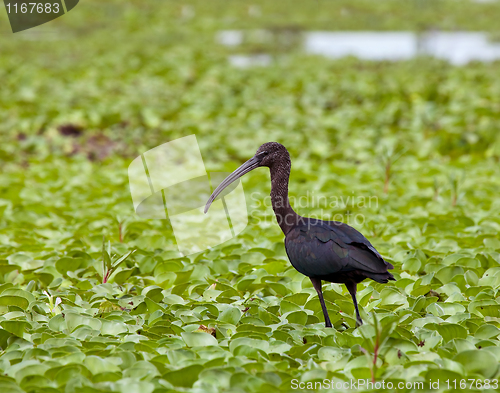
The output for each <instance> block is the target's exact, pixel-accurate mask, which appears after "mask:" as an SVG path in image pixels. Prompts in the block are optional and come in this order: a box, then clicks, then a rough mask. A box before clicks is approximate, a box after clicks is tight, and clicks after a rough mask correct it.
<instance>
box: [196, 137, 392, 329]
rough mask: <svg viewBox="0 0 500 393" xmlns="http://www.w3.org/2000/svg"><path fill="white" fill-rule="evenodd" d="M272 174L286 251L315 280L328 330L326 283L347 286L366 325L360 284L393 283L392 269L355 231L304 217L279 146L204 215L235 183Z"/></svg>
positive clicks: (262, 153) (249, 166) (263, 153)
mask: <svg viewBox="0 0 500 393" xmlns="http://www.w3.org/2000/svg"><path fill="white" fill-rule="evenodd" d="M263 166H265V167H268V168H269V169H270V172H271V202H272V206H273V210H274V213H275V214H276V219H277V221H278V224H279V226H280V227H281V230H282V231H283V233H284V234H285V248H286V252H287V254H288V258H289V259H290V262H291V263H292V266H293V267H294V268H295V269H297V270H298V271H299V272H300V273H302V274H304V275H306V276H307V277H309V278H310V279H311V282H312V284H313V286H314V289H315V290H316V292H317V293H318V297H319V301H320V302H321V308H322V309H323V314H324V316H325V326H326V327H332V323H331V322H330V317H329V316H328V311H327V309H326V305H325V300H324V299H323V292H322V290H321V283H322V281H323V280H324V281H328V282H334V283H343V284H345V285H346V287H347V290H348V291H349V293H350V294H351V297H352V300H353V302H354V308H355V309H356V320H357V322H358V324H359V325H361V324H362V323H363V321H362V320H361V316H360V315H359V310H358V303H357V301H356V287H357V283H359V282H361V281H363V280H365V279H366V278H371V279H372V280H375V281H377V282H380V283H387V282H388V281H389V280H394V277H393V275H392V274H391V273H389V272H388V271H387V269H393V266H392V265H391V264H390V263H388V262H386V261H385V260H384V258H382V256H381V255H380V254H379V253H378V251H377V250H375V247H373V246H372V245H371V243H370V242H369V241H368V240H367V239H366V238H365V237H364V236H363V235H362V234H361V233H359V232H358V231H357V230H356V229H354V228H352V227H350V226H349V225H347V224H344V223H341V222H337V221H322V220H318V219H312V218H307V217H301V216H299V215H298V214H297V213H295V211H294V210H293V209H292V207H291V206H290V203H289V200H288V180H289V177H290V168H291V161H290V154H289V153H288V150H287V149H286V148H285V147H284V146H283V145H281V144H279V143H277V142H268V143H264V144H263V145H262V146H261V147H259V149H258V150H257V153H255V155H254V156H253V157H252V158H251V159H249V160H248V161H247V162H245V163H244V164H243V165H241V166H240V167H239V168H238V169H236V170H235V171H234V172H233V173H231V174H230V175H229V176H228V177H227V178H226V179H225V180H224V181H223V182H222V183H221V184H219V186H218V187H217V188H216V189H215V191H214V192H213V194H212V195H211V196H210V199H209V200H208V202H207V204H206V206H205V213H206V212H207V211H208V209H209V208H210V205H211V204H212V202H213V201H214V200H215V198H217V196H218V195H219V194H220V193H221V192H222V190H224V188H226V187H227V186H228V185H229V184H231V183H232V182H233V181H235V180H236V179H238V178H240V177H241V176H243V175H244V174H246V173H248V172H250V171H251V170H253V169H255V168H258V167H263Z"/></svg>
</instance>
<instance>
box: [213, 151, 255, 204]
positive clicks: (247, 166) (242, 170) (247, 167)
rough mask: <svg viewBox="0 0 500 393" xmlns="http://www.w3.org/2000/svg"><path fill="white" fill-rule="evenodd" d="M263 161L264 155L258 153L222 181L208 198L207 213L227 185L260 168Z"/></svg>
mask: <svg viewBox="0 0 500 393" xmlns="http://www.w3.org/2000/svg"><path fill="white" fill-rule="evenodd" d="M261 161H262V155H260V154H256V155H255V156H253V157H252V158H250V159H249V160H248V161H247V162H245V163H244V164H243V165H241V166H240V167H239V168H238V169H236V170H235V171H234V172H233V173H231V174H230V175H229V176H228V177H226V178H225V179H224V180H223V181H222V183H221V184H219V186H218V187H217V188H216V189H215V191H214V192H213V193H212V195H210V198H209V199H208V201H207V204H206V205H205V213H206V212H207V211H208V209H209V208H210V205H211V204H212V202H213V201H215V198H217V197H218V196H219V194H220V193H221V192H222V191H223V190H224V189H225V188H226V187H227V186H229V185H230V184H231V183H232V182H234V181H235V180H237V179H239V178H240V177H241V176H243V175H244V174H246V173H248V172H250V171H252V170H254V169H255V168H258V167H259V164H260V162H261Z"/></svg>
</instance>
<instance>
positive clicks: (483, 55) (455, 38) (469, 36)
mask: <svg viewBox="0 0 500 393" xmlns="http://www.w3.org/2000/svg"><path fill="white" fill-rule="evenodd" d="M304 49H305V51H306V52H307V53H311V54H318V55H324V56H326V57H330V58H341V57H345V56H355V57H358V58H360V59H365V60H393V61H394V60H406V59H411V58H414V57H416V56H419V55H420V56H431V57H435V58H438V59H443V60H447V61H449V62H450V63H451V64H454V65H463V64H467V63H469V62H471V61H483V62H488V61H494V60H497V59H500V43H491V42H489V41H488V39H487V36H486V34H485V33H468V32H427V33H424V34H422V35H417V34H415V33H411V32H322V31H318V32H309V33H306V34H305V37H304Z"/></svg>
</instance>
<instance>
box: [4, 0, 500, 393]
mask: <svg viewBox="0 0 500 393" xmlns="http://www.w3.org/2000/svg"><path fill="white" fill-rule="evenodd" d="M143 3H144V4H143ZM143 3H140V4H139V3H127V4H121V3H118V2H110V3H109V4H108V5H106V6H105V5H102V4H101V5H99V3H97V2H93V1H88V2H83V3H82V4H81V5H79V6H78V7H81V12H80V13H79V9H78V8H76V9H75V10H74V11H72V12H71V13H70V14H68V15H67V16H65V17H64V18H61V19H60V20H57V21H55V22H53V23H52V24H51V25H47V26H51V27H50V28H49V27H41V28H40V30H39V31H41V33H29V34H28V32H27V33H26V34H24V33H20V34H19V35H18V36H16V37H14V38H13V37H12V36H11V35H7V34H3V35H2V36H0V45H1V48H2V56H0V78H1V81H2V87H1V89H0V132H1V135H2V142H1V143H0V165H1V168H2V170H1V173H0V213H1V218H0V371H1V376H0V390H1V391H2V392H3V391H5V392H18V391H25V392H57V391H64V392H68V393H69V392H96V391H113V392H124V393H128V392H141V393H149V392H158V393H159V392H168V391H197V392H220V391H230V392H237V391H254V392H255V391H277V390H283V391H288V390H290V389H291V388H292V387H293V384H292V383H293V382H292V380H295V379H296V380H297V381H298V382H315V381H323V380H324V379H329V380H332V379H333V381H334V382H339V381H349V380H350V379H359V378H361V379H368V380H375V381H382V380H384V381H386V383H387V381H393V382H394V383H395V384H396V383H397V382H398V381H412V382H418V381H422V382H425V384H426V385H425V386H426V387H428V382H429V380H432V381H437V380H438V379H439V380H440V381H441V384H440V388H441V390H444V389H446V388H447V386H448V385H447V384H446V380H449V381H450V383H451V381H457V383H458V384H460V381H461V380H462V379H463V378H466V379H468V378H472V379H476V380H480V381H481V382H482V383H484V381H485V380H486V379H489V380H492V379H495V378H497V379H498V378H499V376H500V371H499V367H498V363H499V361H500V340H499V337H500V303H499V300H500V293H499V289H500V239H499V236H498V234H499V232H500V216H499V213H500V199H499V198H498V195H500V166H499V160H500V134H499V133H498V130H499V129H500V79H499V77H498V75H499V64H498V63H492V64H470V65H468V66H465V67H452V66H450V65H448V64H446V63H443V62H439V61H435V60H431V59H416V60H414V61H410V62H402V63H385V62H383V63H371V62H361V61H358V60H355V59H344V60H341V61H329V60H327V59H323V58H320V57H307V56H305V55H303V54H301V53H300V51H298V50H295V49H291V48H287V47H286V45H282V44H283V43H282V42H281V43H280V41H279V40H280V37H282V36H281V35H280V34H281V33H279V32H278V33H276V34H277V35H276V37H277V41H276V42H273V43H271V44H262V45H263V46H262V47H260V46H259V45H261V44H258V45H256V44H252V43H250V44H249V45H248V46H245V47H243V48H241V50H242V51H243V50H246V51H261V50H274V49H276V48H277V49H276V50H275V51H274V52H273V56H274V57H273V59H274V61H273V64H272V65H270V66H269V67H256V68H250V69H236V68H234V67H231V66H230V65H229V64H228V62H227V60H226V56H227V55H228V53H230V52H231V51H238V50H239V49H238V48H236V49H234V48H232V49H227V48H222V47H220V46H218V45H217V44H216V43H215V34H216V31H217V29H218V28H220V27H222V28H236V27H238V22H241V24H242V26H244V27H248V28H254V27H272V25H271V22H270V20H273V17H272V15H276V11H273V9H272V6H271V5H270V4H271V3H270V2H268V3H264V2H254V3H255V4H254V6H253V7H254V8H253V9H251V10H249V9H248V6H247V5H242V3H240V2H232V3H231V7H226V8H224V9H223V8H222V6H221V5H220V4H221V3H214V4H218V5H217V7H218V8H217V7H216V6H215V5H214V8H215V10H219V12H220V15H217V12H215V11H214V10H213V9H211V8H210V7H208V6H207V5H203V4H202V3H197V2H192V3H190V4H191V5H178V4H175V3H174V2H152V3H146V2H143ZM328 3H329V2H328ZM347 3H349V4H351V2H337V3H334V4H335V5H331V7H332V8H331V10H332V11H331V12H332V13H334V12H335V13H337V14H338V15H344V17H345V18H347V19H348V20H349V21H350V22H349V23H350V24H348V23H347V22H346V24H345V25H343V24H342V23H340V22H339V26H335V28H370V27H372V28H374V29H375V28H376V29H384V28H395V29H403V28H405V26H404V24H402V22H401V20H402V19H404V18H398V17H397V15H401V13H403V14H405V13H408V14H409V15H408V18H407V19H405V22H407V23H408V24H409V26H410V27H411V28H421V25H419V23H420V22H419V21H420V20H421V19H422V18H423V17H424V16H425V17H426V18H425V20H430V21H434V22H432V23H434V24H435V25H437V26H440V27H443V28H464V29H472V30H473V29H474V28H477V29H479V28H483V27H486V28H488V26H489V28H491V29H490V30H492V31H493V32H494V29H493V28H492V26H493V23H489V21H490V19H489V18H492V20H495V19H494V18H495V15H498V13H499V12H500V11H499V6H498V5H496V4H472V3H468V2H455V1H453V2H435V3H436V4H437V5H432V6H429V7H430V8H429V9H427V8H425V6H426V4H427V5H428V4H430V3H427V2H418V3H417V2H415V3H414V4H413V5H412V7H417V8H418V7H424V9H425V11H422V12H426V14H425V13H424V14H419V13H418V12H414V11H413V12H411V10H410V11H409V10H408V8H407V7H406V8H405V7H402V6H401V4H400V2H396V1H387V2H359V3H357V5H356V6H354V5H348V4H347ZM245 4H246V3H245ZM321 4H323V6H324V7H326V6H325V4H326V2H319V3H318V5H316V7H319V6H320V5H321ZM354 4H356V3H354ZM375 4H377V5H375ZM294 5H295V6H296V8H293V7H291V6H290V7H284V8H283V9H284V10H286V12H285V13H284V14H283V15H284V16H283V17H282V19H281V17H276V19H277V22H276V24H275V26H278V27H283V26H287V25H286V24H285V22H287V23H288V24H289V25H292V24H293V25H294V26H298V27H299V28H300V29H307V28H329V26H326V25H325V20H327V17H328V14H326V16H325V15H323V13H322V12H321V9H319V10H316V11H314V12H313V11H311V10H309V9H308V10H307V11H304V9H305V7H304V6H303V5H299V3H294ZM329 5H330V4H329ZM92 7H95V9H97V10H98V11H99V12H97V14H96V15H97V16H94V17H93V16H92V15H93V14H92V11H93V10H94V11H95V9H94V8H92ZM346 7H347V8H346ZM434 7H437V8H434ZM325 9H326V8H325ZM328 9H329V10H330V8H328ZM343 9H344V11H343V13H342V10H343ZM138 10H140V11H144V12H143V13H141V12H138ZM346 10H347V11H346ZM387 10H390V12H389V11H387ZM443 10H444V11H446V12H444V11H443ZM250 11H251V12H250ZM386 11H387V12H386ZM485 11H488V12H485ZM273 12H274V13H273ZM443 12H444V13H447V16H446V18H439V15H442V14H443ZM287 13H288V14H287ZM353 13H354V14H355V15H356V13H361V14H363V13H366V14H367V15H379V16H380V18H375V19H373V20H376V21H378V22H373V23H374V24H375V25H376V26H372V25H370V24H369V23H368V22H366V21H365V22H363V20H361V21H360V20H357V22H356V23H355V21H356V18H354V17H352V18H351V16H350V15H352V14H353ZM467 13H468V14H467ZM474 13H477V15H482V18H483V19H482V20H483V21H484V22H485V24H481V20H479V19H478V20H476V21H474V18H471V17H470V15H474ZM248 15H250V16H252V15H256V16H254V17H253V18H254V19H251V18H250V16H248ZM259 15H260V16H259ZM305 15H308V16H307V18H305V17H304V16H305ZM391 15H396V17H394V16H391ZM405 15H406V14H405ZM247 16H248V17H247ZM2 18H3V19H2V23H3V22H4V21H5V18H4V17H3V16H2ZM106 18H107V19H106ZM248 20H250V21H251V22H248ZM340 20H341V19H340ZM450 20H451V21H453V23H451V24H449V21H450ZM496 20H498V19H496ZM284 21H285V22H284ZM305 21H307V23H306V22H305ZM292 22H293V23H292ZM87 23H89V25H88V26H87V25H86V24H87ZM363 23H364V24H363ZM474 23H476V24H474ZM488 23H489V24H488ZM278 30H279V29H278ZM285 30H287V29H285ZM288 30H290V29H288ZM288 30H287V31H288ZM23 34H24V35H23ZM30 34H31V35H30ZM286 34H288V33H285V37H287V35H286ZM54 37H55V38H57V40H56V41H47V40H49V39H52V38H54ZM28 38H29V39H28ZM266 45H268V46H266ZM273 48H274V49H273ZM278 49H279V50H278ZM193 133H194V134H196V136H197V139H198V143H199V145H200V148H201V151H202V154H203V157H204V160H205V164H206V166H207V169H208V170H209V171H211V170H224V171H230V170H233V169H235V168H236V167H237V166H238V165H239V164H241V163H242V162H243V161H244V160H246V159H248V158H249V157H250V156H251V155H252V154H253V153H254V152H255V150H256V149H257V147H258V146H259V145H260V144H261V143H264V142H267V141H269V140H276V141H279V142H281V143H283V144H284V145H286V146H287V148H289V150H290V153H291V155H292V160H293V161H292V162H293V165H292V176H291V186H290V191H291V195H292V197H294V199H295V207H296V210H297V211H298V212H299V213H300V214H302V215H319V216H322V217H324V218H326V217H328V218H332V217H333V218H335V219H337V220H341V221H344V222H347V223H349V224H351V225H353V226H355V227H356V228H357V229H359V230H361V231H362V232H363V233H364V234H365V235H366V236H367V237H368V238H369V239H370V241H371V242H372V243H373V244H374V245H375V246H376V247H377V249H378V250H379V251H380V252H381V254H382V255H384V257H386V258H387V260H388V261H390V262H391V263H392V264H394V266H395V270H394V271H393V272H394V276H395V277H396V278H397V281H396V282H391V283H389V284H386V285H383V284H378V283H375V282H373V281H366V282H363V283H361V284H359V285H358V290H359V292H358V300H359V302H360V305H361V313H362V316H363V318H364V320H365V321H366V322H367V323H366V324H365V325H364V326H363V327H362V328H358V329H356V328H355V319H354V309H353V305H352V302H351V299H350V296H349V294H348V292H347V291H346V289H345V287H344V286H341V285H337V284H327V285H325V286H324V290H325V298H326V301H327V305H328V309H329V310H330V317H331V318H332V322H333V324H334V328H333V329H325V328H324V323H323V316H322V312H321V308H320V304H319V301H318V298H317V295H316V292H315V291H314V289H313V288H312V286H311V283H310V281H309V280H308V279H307V278H305V277H304V276H302V275H300V274H299V273H297V272H296V271H295V270H294V269H293V268H292V267H291V266H290V264H289V262H288V260H287V258H286V254H285V252H284V247H283V235H282V233H281V232H280V230H279V227H278V226H277V224H276V223H275V219H274V216H273V212H272V209H271V208H270V206H269V204H268V202H269V201H268V198H267V199H266V197H267V195H268V193H269V189H270V184H269V175H268V174H267V173H266V172H267V171H266V170H264V169H261V170H259V171H255V172H252V174H250V175H248V176H247V177H246V178H245V179H244V180H243V184H244V188H245V191H246V195H247V204H248V208H249V213H250V221H249V226H248V227H247V228H246V230H245V231H244V232H243V233H242V234H241V235H240V236H238V237H237V238H235V239H233V240H232V241H230V242H227V243H225V244H223V245H222V246H219V247H216V248H214V249H213V250H209V251H206V252H203V253H201V254H197V255H190V256H188V257H180V256H179V254H178V252H177V247H176V244H175V239H174V236H173V234H172V230H171V227H170V224H169V222H168V220H167V221H165V220H163V221H162V220H143V219H140V218H138V217H137V216H136V215H135V213H134V210H133V206H132V201H131V198H130V193H129V188H128V178H127V167H128V165H129V164H130V162H131V161H132V159H134V158H135V157H136V156H137V155H138V154H140V153H141V152H144V151H146V150H148V149H151V148H153V147H155V146H157V145H159V144H162V143H164V142H168V141H170V140H173V139H175V138H178V137H181V136H185V135H190V134H193ZM301 197H302V198H301ZM266 202H267V203H266ZM103 237H104V239H105V241H104V245H103ZM133 250H136V251H135V252H134V253H133V254H131V255H128V256H127V254H128V253H130V252H131V251H133ZM120 256H127V258H125V259H124V260H123V261H121V263H119V265H117V268H116V269H115V270H113V271H112V272H108V271H109V269H110V266H111V265H110V264H111V263H112V262H111V260H113V261H116V260H117V259H118V258H119V257H120ZM108 259H109V260H108ZM118 262H120V261H118ZM103 265H104V266H103ZM107 272H108V273H112V274H107ZM375 317H376V318H375ZM469 384H470V381H469V382H468V383H467V389H469ZM491 386H494V384H493V382H492V383H491ZM474 389H476V385H473V386H472V388H471V389H469V390H474ZM408 390H411V389H408ZM450 391H452V389H450Z"/></svg>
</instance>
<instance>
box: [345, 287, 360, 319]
mask: <svg viewBox="0 0 500 393" xmlns="http://www.w3.org/2000/svg"><path fill="white" fill-rule="evenodd" d="M345 286H346V287H347V290H348V291H349V293H350V294H351V297H352V301H353V302H354V308H355V309H356V321H357V325H358V326H361V325H362V324H363V320H362V319H361V315H359V310H358V301H357V300H356V290H357V284H356V283H355V282H354V281H350V282H346V283H345Z"/></svg>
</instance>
